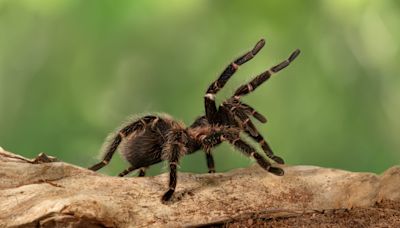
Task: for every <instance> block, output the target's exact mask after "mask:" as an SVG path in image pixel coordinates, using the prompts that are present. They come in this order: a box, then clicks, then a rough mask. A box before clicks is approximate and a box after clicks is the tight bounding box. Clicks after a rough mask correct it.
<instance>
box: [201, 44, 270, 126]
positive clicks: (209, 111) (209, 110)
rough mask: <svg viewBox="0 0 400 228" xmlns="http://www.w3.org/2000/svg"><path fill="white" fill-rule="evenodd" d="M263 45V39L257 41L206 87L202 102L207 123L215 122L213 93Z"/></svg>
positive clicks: (215, 111)
mask: <svg viewBox="0 0 400 228" xmlns="http://www.w3.org/2000/svg"><path fill="white" fill-rule="evenodd" d="M264 45H265V40H264V39H261V40H260V41H258V42H257V44H256V45H255V46H254V48H253V49H252V50H251V51H249V52H247V53H246V54H244V55H242V56H241V57H239V58H237V59H236V60H235V61H233V62H232V63H231V64H229V65H228V66H227V67H226V68H225V70H224V71H223V72H222V73H221V75H220V76H219V77H218V79H217V80H216V81H214V82H213V83H212V84H211V85H210V86H209V87H208V89H207V92H206V95H205V96H204V104H205V109H206V117H207V120H208V121H209V123H215V122H216V120H215V115H216V113H217V107H216V105H215V94H216V93H217V92H218V91H219V90H221V89H222V88H223V87H224V86H225V84H226V82H227V81H228V80H229V78H230V77H231V76H232V75H233V74H234V73H235V72H236V70H237V69H238V68H239V66H240V65H242V64H244V63H246V62H247V61H249V60H250V59H252V58H253V57H254V56H255V55H256V54H257V53H258V52H259V51H260V50H261V48H263V47H264Z"/></svg>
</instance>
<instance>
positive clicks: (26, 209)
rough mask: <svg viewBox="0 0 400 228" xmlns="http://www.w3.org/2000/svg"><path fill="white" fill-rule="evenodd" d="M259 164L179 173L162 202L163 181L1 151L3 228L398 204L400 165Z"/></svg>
mask: <svg viewBox="0 0 400 228" xmlns="http://www.w3.org/2000/svg"><path fill="white" fill-rule="evenodd" d="M281 167H283V169H284V170H285V175H284V176H282V177H278V176H274V175H272V174H270V173H268V172H266V171H264V170H262V169H261V168H259V167H258V166H257V165H254V166H252V167H250V168H245V169H236V170H233V171H231V172H227V173H216V174H191V173H179V174H178V186H177V190H176V192H175V194H174V197H173V200H172V202H171V203H169V204H167V205H166V204H162V203H161V201H160V198H161V196H162V194H163V193H164V191H166V190H167V183H168V175H167V174H162V175H159V176H155V177H127V178H120V177H111V176H105V175H102V174H99V173H95V172H92V171H89V170H87V169H84V168H81V167H77V166H74V165H71V164H67V163H64V162H60V161H57V159H55V158H53V157H49V156H46V155H43V154H42V155H41V156H38V157H37V158H35V159H32V160H31V159H27V158H24V157H21V156H18V155H16V154H13V153H10V152H7V151H4V150H3V149H1V147H0V227H19V226H23V227H38V226H43V227H65V226H70V227H146V226H151V227H164V226H170V227H185V226H199V225H204V224H216V223H223V222H224V221H230V220H232V219H233V218H241V217H243V216H247V215H251V214H254V213H260V212H262V213H263V214H264V216H265V217H268V218H279V217H285V216H286V217H290V216H293V215H298V214H302V213H305V212H310V211H321V210H328V209H343V208H353V207H368V206H372V205H374V204H375V203H376V202H379V201H382V200H392V201H400V191H399V189H400V188H399V187H400V167H392V168H390V169H388V170H387V171H386V172H384V173H383V174H382V175H376V174H373V173H356V172H349V171H344V170H338V169H330V168H321V167H316V166H281Z"/></svg>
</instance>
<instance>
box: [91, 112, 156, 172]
mask: <svg viewBox="0 0 400 228" xmlns="http://www.w3.org/2000/svg"><path fill="white" fill-rule="evenodd" d="M157 118H158V117H156V116H145V117H143V118H140V119H139V120H137V121H135V122H133V123H131V124H129V125H127V126H125V127H124V128H122V129H121V130H120V131H119V132H118V134H117V135H116V136H115V137H114V139H113V141H112V143H111V144H110V145H109V146H108V147H107V149H106V153H105V154H104V157H103V159H102V161H101V162H99V163H97V164H94V165H93V166H91V167H89V169H90V170H93V171H96V170H99V169H101V168H103V167H104V166H106V165H107V164H108V163H109V162H110V160H111V158H112V156H113V155H114V153H115V151H116V150H117V148H118V146H119V144H120V143H121V141H122V139H123V138H125V137H127V136H129V135H131V134H133V133H134V132H136V131H140V130H142V129H144V128H145V126H146V125H147V124H149V123H151V122H153V121H154V120H156V119H157Z"/></svg>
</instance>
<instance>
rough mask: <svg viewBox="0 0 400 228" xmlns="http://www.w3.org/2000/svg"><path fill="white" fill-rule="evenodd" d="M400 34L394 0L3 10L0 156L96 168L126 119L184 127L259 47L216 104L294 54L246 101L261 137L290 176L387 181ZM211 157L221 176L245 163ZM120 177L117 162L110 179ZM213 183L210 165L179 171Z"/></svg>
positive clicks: (393, 144) (27, 5)
mask: <svg viewBox="0 0 400 228" xmlns="http://www.w3.org/2000/svg"><path fill="white" fill-rule="evenodd" d="M399 21H400V3H399V1H395V0H388V1H373V0H353V1H347V0H337V1H329V0H324V1H311V0H308V1H288V0H286V1H247V2H246V1H211V0H208V1H206V0H195V1H184V0H180V1H178V0H174V1H155V0H151V1H149V0H139V1H118V2H117V3H116V2H115V1H106V0H104V1H100V0H99V1H77V0H68V1H67V0H59V1H52V0H41V1H36V0H0V110H1V111H0V145H1V146H2V147H4V148H5V149H8V150H10V151H15V152H18V153H21V154H23V155H25V156H28V157H33V156H35V155H36V154H37V153H39V152H47V153H48V154H50V155H53V156H57V157H58V158H60V159H62V160H64V161H66V162H70V163H73V164H76V165H79V166H84V167H87V166H89V165H92V164H93V163H95V162H97V161H98V159H96V156H97V154H98V151H99V148H100V147H101V144H102V142H103V139H104V138H105V137H106V135H107V134H108V133H109V132H111V131H113V130H114V129H115V128H116V127H117V126H119V125H120V123H122V122H123V120H125V119H126V116H129V115H131V114H135V113H146V112H153V111H155V112H166V113H169V114H171V115H172V116H174V117H175V118H177V119H181V120H183V121H184V122H185V123H187V124H190V123H191V121H193V119H194V118H195V117H196V116H198V115H201V114H202V113H203V112H204V108H203V95H204V92H205V90H206V88H207V86H208V85H209V83H210V82H212V81H213V80H214V79H215V78H216V77H217V76H218V74H219V73H220V72H221V71H222V69H223V68H224V67H225V66H226V65H227V64H228V63H229V62H230V61H232V60H233V59H234V58H235V57H237V56H238V55H240V54H242V53H243V52H244V51H246V50H248V49H249V48H251V47H252V46H253V45H254V44H255V42H257V41H258V40H259V38H261V37H265V38H266V40H267V45H266V47H265V48H264V49H263V51H262V52H261V53H260V54H259V55H258V56H257V57H256V58H255V59H254V60H253V61H251V62H249V63H248V64H246V65H245V66H243V67H242V68H241V69H240V71H239V72H238V73H237V74H235V76H234V77H233V78H232V80H231V81H229V83H228V84H227V86H226V88H225V89H224V90H223V91H221V93H220V94H218V95H219V96H218V100H219V101H221V100H222V99H224V98H226V97H227V96H229V95H230V94H231V93H232V91H234V89H235V87H237V86H238V85H240V84H242V83H244V82H245V81H247V80H249V78H251V77H252V76H254V75H256V74H257V73H259V72H261V71H263V70H264V69H266V68H267V67H270V66H272V65H273V64H275V63H277V62H279V61H280V60H282V59H284V58H286V57H287V56H288V55H289V54H290V52H291V51H292V50H294V49H295V48H300V49H301V50H302V54H301V55H300V56H299V58H298V59H297V60H296V61H295V62H294V63H293V64H292V65H290V66H289V67H288V68H287V69H285V70H284V71H282V72H281V73H279V75H277V76H276V77H274V78H273V79H271V80H270V81H268V82H267V83H265V84H264V85H263V86H262V87H260V88H259V89H258V90H257V91H256V92H254V93H252V94H251V95H250V96H247V97H246V98H244V100H246V101H247V102H248V103H250V104H251V105H253V106H254V107H256V108H257V109H258V110H259V111H260V112H262V113H264V114H265V115H266V116H267V117H268V119H269V122H268V123H267V124H266V125H258V127H259V129H260V131H261V132H262V133H263V134H264V135H265V136H266V137H267V139H268V141H269V142H270V144H271V145H272V147H273V149H274V151H275V153H276V154H278V155H279V156H282V157H284V158H285V160H286V161H287V163H288V164H308V165H321V166H329V167H336V168H343V169H349V170H354V171H374V172H381V171H383V170H384V169H386V168H387V167H389V166H392V165H395V164H399V161H400V153H399V151H400V140H399V135H400V118H399V116H400V76H399V73H400V67H399V63H400V53H399V43H400V42H399V41H400V24H399ZM214 154H215V159H216V165H217V171H226V170H229V169H232V168H236V167H244V166H248V165H249V164H250V163H251V161H250V160H249V159H247V158H245V157H244V156H242V155H241V154H240V153H239V152H235V151H233V150H232V149H231V148H230V146H227V145H221V146H220V147H218V149H216V150H215V153H214ZM126 166H127V165H126V163H125V162H124V161H122V159H121V158H120V156H118V155H117V156H115V157H114V159H113V161H112V162H111V164H110V166H109V167H108V168H105V169H104V171H103V172H106V173H108V174H111V175H115V174H116V173H118V172H119V171H121V170H122V169H124V168H125V167H126ZM162 167H163V165H158V166H155V167H153V168H152V170H151V173H152V174H156V173H158V172H162V171H163V168H162ZM206 170H207V168H206V162H205V159H204V154H203V153H202V152H199V153H196V154H194V155H190V156H186V157H185V158H184V159H183V161H182V162H181V171H192V172H205V171H206Z"/></svg>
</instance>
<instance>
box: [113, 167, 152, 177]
mask: <svg viewBox="0 0 400 228" xmlns="http://www.w3.org/2000/svg"><path fill="white" fill-rule="evenodd" d="M147 168H148V167H142V168H140V169H139V175H138V177H144V176H145V175H146V169H147ZM134 170H136V168H135V167H133V166H131V167H129V168H127V169H125V170H124V171H122V172H121V173H120V174H118V176H119V177H123V176H126V175H128V174H129V173H130V172H132V171H134Z"/></svg>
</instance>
